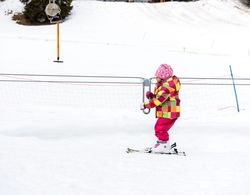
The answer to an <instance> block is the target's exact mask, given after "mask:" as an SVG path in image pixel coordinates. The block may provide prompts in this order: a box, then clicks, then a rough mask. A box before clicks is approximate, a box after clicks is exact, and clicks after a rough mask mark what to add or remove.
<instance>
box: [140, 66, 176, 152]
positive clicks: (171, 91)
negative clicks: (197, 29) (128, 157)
mask: <svg viewBox="0 0 250 195" xmlns="http://www.w3.org/2000/svg"><path fill="white" fill-rule="evenodd" d="M155 76H156V80H157V83H156V86H155V90H154V93H152V92H150V91H148V92H147V93H146V97H147V98H148V99H149V100H148V101H146V102H144V103H143V104H142V105H141V109H142V110H143V109H145V108H154V107H155V108H156V118H158V119H157V121H156V124H155V128H154V129H155V136H156V137H157V138H158V141H157V143H156V144H155V146H154V147H152V148H150V150H151V151H152V152H158V153H161V152H169V151H170V149H171V148H170V147H171V145H170V143H169V134H168V131H169V129H170V128H171V127H172V126H173V125H174V123H175V121H176V120H177V118H178V117H179V116H180V99H179V90H180V87H181V83H180V81H179V78H178V77H176V76H175V75H173V69H172V68H171V66H170V65H168V64H161V65H160V66H159V68H158V69H157V71H156V73H155Z"/></svg>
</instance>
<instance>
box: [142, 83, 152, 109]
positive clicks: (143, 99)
mask: <svg viewBox="0 0 250 195" xmlns="http://www.w3.org/2000/svg"><path fill="white" fill-rule="evenodd" d="M145 87H149V89H150V87H151V80H150V79H144V80H143V89H142V102H144V101H145V98H144V96H145ZM143 113H144V114H149V113H150V108H146V109H144V110H143Z"/></svg>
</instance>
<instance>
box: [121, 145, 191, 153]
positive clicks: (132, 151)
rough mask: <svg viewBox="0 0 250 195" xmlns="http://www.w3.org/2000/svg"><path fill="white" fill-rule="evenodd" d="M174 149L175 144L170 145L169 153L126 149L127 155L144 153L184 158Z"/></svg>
mask: <svg viewBox="0 0 250 195" xmlns="http://www.w3.org/2000/svg"><path fill="white" fill-rule="evenodd" d="M175 147H176V143H174V144H172V145H171V149H172V151H171V152H152V151H151V149H150V148H146V149H142V150H140V149H132V148H127V151H126V152H127V153H146V154H166V155H180V156H186V153H185V152H183V151H181V152H179V151H178V150H177V148H175Z"/></svg>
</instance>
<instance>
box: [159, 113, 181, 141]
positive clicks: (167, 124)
mask: <svg viewBox="0 0 250 195" xmlns="http://www.w3.org/2000/svg"><path fill="white" fill-rule="evenodd" d="M176 119H177V118H175V119H169V118H158V119H157V121H156V124H155V136H156V137H157V138H158V140H161V141H168V140H169V134H168V131H169V129H170V128H171V127H172V126H173V125H174V123H175V121H176Z"/></svg>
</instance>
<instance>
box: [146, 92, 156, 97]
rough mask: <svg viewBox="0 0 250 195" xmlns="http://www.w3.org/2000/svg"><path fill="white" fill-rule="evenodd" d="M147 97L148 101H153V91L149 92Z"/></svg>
mask: <svg viewBox="0 0 250 195" xmlns="http://www.w3.org/2000/svg"><path fill="white" fill-rule="evenodd" d="M146 97H147V98H148V99H152V98H153V97H154V94H153V93H152V92H151V91H147V93H146Z"/></svg>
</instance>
